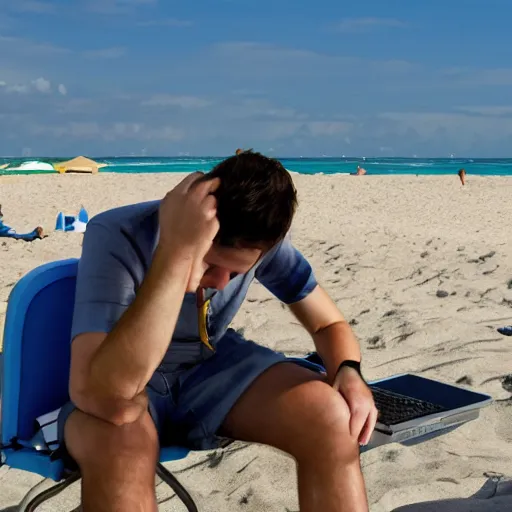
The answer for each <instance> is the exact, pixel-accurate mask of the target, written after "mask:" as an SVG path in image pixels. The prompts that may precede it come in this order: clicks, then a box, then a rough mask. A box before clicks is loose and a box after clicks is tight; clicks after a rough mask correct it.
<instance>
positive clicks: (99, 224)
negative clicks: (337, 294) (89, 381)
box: [72, 201, 317, 345]
mask: <svg viewBox="0 0 512 512" xmlns="http://www.w3.org/2000/svg"><path fill="white" fill-rule="evenodd" d="M159 205H160V201H152V202H147V203H138V204H134V205H130V206H124V207H121V208H115V209H113V210H109V211H106V212H104V213H101V214H99V215H97V216H96V217H94V218H93V219H91V220H90V221H89V223H88V224H87V231H86V233H85V236H84V241H83V249H82V257H81V259H80V262H79V266H78V277H77V288H76V301H75V310H74V316H73V327H72V337H73V338H74V337H75V336H77V335H79V334H82V333H85V332H105V333H108V332H110V331H111V330H112V328H113V327H114V325H115V324H116V322H117V321H118V320H119V319H120V317H121V315H122V314H123V313H124V312H125V311H126V309H127V308H128V307H129V306H130V304H131V303H132V301H133V300H134V299H135V296H136V293H137V290H138V289H139V287H140V286H141V284H142V281H143V280H144V276H145V275H146V273H147V271H148V269H149V267H150V265H151V260H152V258H153V253H154V251H155V249H156V246H157V243H158V235H159V225H158V208H159ZM253 279H257V280H258V281H259V282H260V283H261V284H262V285H263V286H265V287H266V288H267V289H268V290H269V291H270V292H272V293H273V294H274V295H275V296H276V297H277V298H278V299H279V300H281V301H282V302H284V303H286V304H292V303H294V302H298V301H300V300H301V299H303V298H304V297H306V296H307V295H308V294H309V293H310V292H311V291H312V290H313V289H314V288H315V287H316V285H317V282H316V280H315V277H314V274H313V271H312V269H311V266H310V265H309V263H308V262H307V261H306V259H305V258H304V257H303V256H302V254H301V253H300V252H299V251H298V250H297V249H295V248H294V247H293V245H292V243H291V241H290V238H289V237H286V238H285V239H284V240H283V241H281V242H280V243H279V244H277V245H276V246H275V247H273V248H272V249H271V250H270V251H269V252H267V253H266V254H265V255H264V256H263V257H262V258H261V259H260V260H259V261H258V263H257V264H256V265H255V266H254V267H253V268H252V269H251V270H250V271H249V272H248V273H247V274H241V275H238V276H236V277H235V278H233V279H232V280H231V281H230V282H229V283H228V285H227V286H226V287H225V288H224V290H220V291H213V290H210V291H209V295H210V297H211V300H210V306H209V310H208V314H207V329H208V334H209V338H210V342H211V343H212V345H215V343H216V342H217V341H218V340H219V339H220V338H221V337H222V336H223V335H224V334H225V332H226V330H227V329H228V327H229V324H230V323H231V321H232V320H233V318H234V317H235V315H236V313H237V312H238V310H239V309H240V306H241V304H242V302H243V300H244V298H245V296H246V294H247V291H248V288H249V285H250V284H251V282H252V281H253ZM172 339H173V340H176V341H198V340H200V335H199V326H198V316H197V303H196V295H195V293H186V294H185V296H184V299H183V305H182V308H181V311H180V315H179V318H178V321H177V324H176V328H175V331H174V334H173V337H172ZM170 341H171V340H170Z"/></svg>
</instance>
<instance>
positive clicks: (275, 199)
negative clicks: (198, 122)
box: [205, 151, 297, 250]
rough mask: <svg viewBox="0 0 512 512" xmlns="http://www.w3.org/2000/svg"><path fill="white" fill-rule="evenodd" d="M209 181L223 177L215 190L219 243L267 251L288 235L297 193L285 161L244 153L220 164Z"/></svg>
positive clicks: (208, 177) (249, 152)
mask: <svg viewBox="0 0 512 512" xmlns="http://www.w3.org/2000/svg"><path fill="white" fill-rule="evenodd" d="M205 178H206V179H213V178H220V185H219V188H218V189H217V190H216V191H215V197H216V198H217V217H218V219H219V224H220V228H219V232H218V234H217V237H216V238H215V242H217V243H218V244H220V245H222V246H225V247H257V248H261V249H263V250H267V249H269V248H271V247H272V246H273V245H275V244H276V243H277V242H279V241H280V240H282V239H283V238H284V237H285V236H286V233H287V232H288V230H289V229H290V227H291V224H292V219H293V216H294V214H295V210H296V207H297V192H296V190H295V186H294V184H293V181H292V178H291V176H290V173H289V172H288V171H287V170H286V169H285V168H284V167H283V165H282V164H281V162H279V161H278V160H276V159H274V158H268V157H266V156H263V155H262V154H260V153H256V152H252V151H244V152H242V153H240V154H238V155H236V156H232V157H230V158H227V159H226V160H224V161H222V162H220V163H219V164H218V165H217V166H216V167H214V168H213V169H212V171H211V172H209V173H208V174H207V175H206V176H205Z"/></svg>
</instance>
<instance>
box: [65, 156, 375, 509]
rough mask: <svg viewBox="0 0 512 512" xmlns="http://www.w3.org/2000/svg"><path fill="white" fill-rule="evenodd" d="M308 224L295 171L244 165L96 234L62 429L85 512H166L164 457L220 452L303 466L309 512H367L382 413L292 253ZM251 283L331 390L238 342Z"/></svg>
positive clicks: (180, 189)
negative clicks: (301, 222)
mask: <svg viewBox="0 0 512 512" xmlns="http://www.w3.org/2000/svg"><path fill="white" fill-rule="evenodd" d="M295 208H296V191H295V188H294V186H293V182H292V180H291V177H290V175H289V174H288V172H287V171H286V170H285V169H284V168H283V166H282V165H281V164H280V163H279V162H278V161H276V160H272V159H269V158H266V157H264V156H262V155H260V154H257V153H251V152H249V153H247V152H244V153H242V154H240V155H238V156H233V157H231V158H228V159H227V160H225V161H223V162H221V163H220V164H219V165H218V166H217V167H216V168H215V169H213V171H212V172H210V173H209V174H207V175H202V174H200V173H196V174H192V175H190V176H188V177H187V178H185V179H184V180H183V181H182V182H181V183H180V184H179V185H178V186H177V187H176V188H174V189H173V190H172V191H171V192H169V193H168V194H167V196H166V197H165V198H164V199H163V200H162V201H161V202H155V203H145V204H139V205H132V206H128V207H123V208H118V209H115V210H111V211H108V212H105V213H103V214H101V215H99V216H97V217H95V218H94V219H92V220H91V221H90V222H89V224H88V227H87V232H86V235H85V238H84V244H83V254H82V258H81V260H80V265H79V271H78V280H77V292H76V305H75V314H74V319H73V334H72V335H73V343H72V362H71V377H70V396H71V400H72V402H73V403H70V404H68V405H66V406H65V407H63V408H62V410H61V411H60V415H59V422H60V426H61V431H63V432H64V441H65V445H66V448H67V450H68V452H69V454H70V455H71V456H72V457H73V458H74V460H75V461H76V462H77V464H78V465H79V466H80V469H81V472H82V477H83V489H82V494H83V498H82V501H83V509H84V511H85V512H88V511H95V512H101V511H124V512H131V511H144V512H146V511H147V512H149V511H155V510H156V501H155V492H154V483H155V465H156V462H157V457H158V449H159V444H169V443H172V444H178V443H179V444H184V445H187V446H189V447H191V448H193V449H194V448H195V449H210V448H215V447H217V446H219V445H220V443H221V442H222V438H223V437H224V438H225V437H228V438H232V439H238V440H242V441H247V442H256V443H263V444H267V445H271V446H274V447H276V448H278V449H280V450H283V451H285V452H287V453H289V454H291V455H292V456H293V457H295V459H296V460H297V463H298V480H299V500H300V507H301V511H302V512H318V511H320V510H321V511H322V512H342V511H350V512H358V511H367V510H368V506H367V501H366V496H365V488H364V482H363V477H362V473H361V469H360V463H359V445H360V444H366V443H367V442H368V441H369V439H370V436H371V433H372V431H373V428H374V425H375V421H376V417H377V411H376V409H375V407H374V403H373V399H372V394H371V391H370V390H369V388H368V387H367V385H366V384H365V382H364V380H363V378H362V377H361V375H360V372H359V368H358V362H359V361H360V351H359V346H358V343H357V341H356V339H355V337H354V335H353V333H352V331H351V329H350V327H349V325H348V324H347V322H346V321H345V320H344V319H343V316H342V315H341V313H340V312H339V311H338V309H337V308H336V306H335V304H334V303H333V302H332V301H331V299H330V298H329V297H328V296H327V294H326V293H325V292H324V291H323V289H322V288H321V287H320V286H318V284H317V283H316V281H315V278H314V275H313V272H312V270H311V267H310V265H309V264H308V263H307V261H306V260H305V259H304V257H303V256H302V255H301V254H300V253H299V252H298V251H297V250H296V249H294V248H293V246H292V245H291V242H290V240H289V238H288V237H287V233H288V231H289V229H290V225H291V222H292V218H293V215H294V212H295ZM254 278H256V279H258V280H259V281H260V282H261V283H262V284H263V285H264V286H265V287H267V288H268V289H269V290H270V291H271V292H273V293H274V294H275V295H276V296H277V297H278V298H279V299H280V300H282V301H283V302H285V303H287V304H289V307H290V309H291V311H292V313H294V314H295V316H296V317H297V318H298V319H299V321H300V322H301V323H302V324H303V325H304V327H305V328H306V329H307V330H308V331H309V332H310V333H311V335H312V337H313V341H314V343H315V345H316V348H317V350H318V352H319V354H320V356H321V357H322V359H323V361H324V362H325V366H326V372H327V376H326V377H325V376H323V375H322V374H321V373H318V372H317V371H315V370H314V369H312V367H313V365H311V368H308V367H307V366H308V365H307V364H306V365H299V364H295V363H292V362H287V360H286V358H285V356H284V355H283V354H278V353H276V352H273V351H272V350H270V349H267V348H265V347H262V346H260V345H257V344H256V343H254V342H252V341H248V340H245V339H244V338H243V337H242V336H241V335H240V334H238V333H236V332H235V331H233V330H231V329H228V325H229V323H230V322H231V320H232V318H233V317H234V315H235V314H236V312H237V310H238V309H239V307H240V305H241V303H242V301H243V299H244V297H245V294H246V292H247V289H248V287H249V284H250V283H251V281H252V280H253V279H254Z"/></svg>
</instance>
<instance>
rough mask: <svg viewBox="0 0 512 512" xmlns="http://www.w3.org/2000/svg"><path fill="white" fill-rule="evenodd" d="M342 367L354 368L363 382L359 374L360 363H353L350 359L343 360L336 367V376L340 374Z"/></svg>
mask: <svg viewBox="0 0 512 512" xmlns="http://www.w3.org/2000/svg"><path fill="white" fill-rule="evenodd" d="M344 366H348V367H349V368H354V370H356V372H357V373H358V374H359V377H361V379H363V380H364V377H363V374H362V373H361V363H360V362H359V361H353V360H352V359H345V361H342V363H341V364H340V365H339V366H338V371H337V372H336V375H338V373H340V371H341V369H342V368H343V367H344ZM365 382H366V381H365Z"/></svg>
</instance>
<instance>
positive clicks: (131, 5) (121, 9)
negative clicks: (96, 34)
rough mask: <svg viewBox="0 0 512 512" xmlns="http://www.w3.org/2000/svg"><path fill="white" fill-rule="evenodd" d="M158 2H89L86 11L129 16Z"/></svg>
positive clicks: (98, 0)
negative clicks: (143, 7)
mask: <svg viewBox="0 0 512 512" xmlns="http://www.w3.org/2000/svg"><path fill="white" fill-rule="evenodd" d="M157 2H158V0H87V1H86V5H85V7H86V9H87V10H89V11H93V12H96V13H99V14H107V15H115V14H129V13H132V12H133V10H134V9H136V8H137V7H142V6H145V5H152V4H156V3H157Z"/></svg>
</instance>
